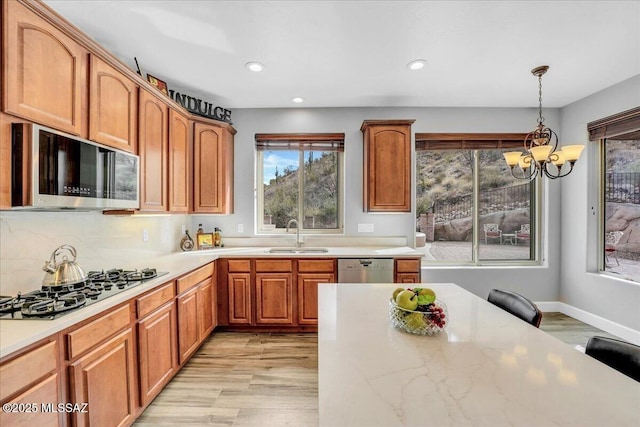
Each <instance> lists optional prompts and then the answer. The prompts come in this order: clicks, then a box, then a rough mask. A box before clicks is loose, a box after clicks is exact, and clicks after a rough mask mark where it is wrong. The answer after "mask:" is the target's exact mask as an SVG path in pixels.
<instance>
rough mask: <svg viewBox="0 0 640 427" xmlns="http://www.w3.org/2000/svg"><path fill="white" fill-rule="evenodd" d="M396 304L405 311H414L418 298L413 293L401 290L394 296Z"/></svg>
mask: <svg viewBox="0 0 640 427" xmlns="http://www.w3.org/2000/svg"><path fill="white" fill-rule="evenodd" d="M396 304H398V307H400V308H404V309H405V310H415V309H416V308H417V307H418V297H417V296H416V294H415V293H414V292H413V291H408V290H403V291H402V292H399V293H398V295H397V296H396Z"/></svg>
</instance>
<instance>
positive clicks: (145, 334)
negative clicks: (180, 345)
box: [138, 300, 178, 406]
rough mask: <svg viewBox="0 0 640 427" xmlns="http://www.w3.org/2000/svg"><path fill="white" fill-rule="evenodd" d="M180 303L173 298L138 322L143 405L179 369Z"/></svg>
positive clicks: (141, 401) (151, 398)
mask: <svg viewBox="0 0 640 427" xmlns="http://www.w3.org/2000/svg"><path fill="white" fill-rule="evenodd" d="M176 346H177V329H176V305H175V303H174V301H173V300H171V302H170V303H168V304H166V305H165V306H163V307H161V308H159V309H158V310H156V311H155V312H153V314H150V315H148V316H146V317H145V318H143V319H142V320H140V321H139V322H138V370H139V372H140V404H141V405H142V406H146V405H147V404H148V403H150V402H151V400H153V398H154V397H155V396H156V395H157V394H158V393H160V391H161V390H162V388H163V387H164V386H165V384H167V383H168V382H169V380H171V378H172V377H173V375H174V374H175V373H176V371H177V369H178V358H177V353H178V352H177V348H176Z"/></svg>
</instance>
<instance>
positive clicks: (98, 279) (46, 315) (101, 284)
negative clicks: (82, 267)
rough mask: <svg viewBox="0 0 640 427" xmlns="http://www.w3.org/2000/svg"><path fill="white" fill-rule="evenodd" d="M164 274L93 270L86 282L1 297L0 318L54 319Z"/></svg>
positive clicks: (152, 269) (156, 272) (146, 271)
mask: <svg viewBox="0 0 640 427" xmlns="http://www.w3.org/2000/svg"><path fill="white" fill-rule="evenodd" d="M165 274H167V273H166V272H158V271H157V270H156V269H155V268H145V269H143V270H122V269H111V270H107V271H104V270H103V271H90V272H89V273H88V274H87V280H86V281H85V282H81V283H75V284H71V285H60V286H42V288H41V289H38V290H34V291H31V292H28V293H25V294H22V293H20V292H19V293H18V294H17V295H16V296H0V319H54V318H56V317H59V316H61V315H63V314H65V313H68V312H70V311H72V310H75V309H78V308H81V307H84V306H86V305H89V304H92V303H94V302H97V301H100V300H103V299H106V298H108V297H110V296H113V295H116V294H118V293H120V292H122V291H124V290H126V289H130V288H132V287H134V286H137V285H140V284H142V283H144V282H145V281H147V280H151V279H153V278H155V277H158V276H162V275H165Z"/></svg>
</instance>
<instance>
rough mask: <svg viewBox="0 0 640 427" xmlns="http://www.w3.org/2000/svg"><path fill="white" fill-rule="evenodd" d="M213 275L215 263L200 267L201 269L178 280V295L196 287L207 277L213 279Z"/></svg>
mask: <svg viewBox="0 0 640 427" xmlns="http://www.w3.org/2000/svg"><path fill="white" fill-rule="evenodd" d="M212 275H213V263H212V262H211V263H209V264H207V265H205V266H204V267H200V268H199V269H197V270H195V271H193V272H191V273H189V274H187V275H186V276H183V277H181V278H180V279H178V280H177V282H178V294H181V293H183V292H184V291H186V290H188V289H190V288H192V287H194V286H195V285H197V284H198V283H200V282H202V281H203V280H204V279H206V278H207V277H211V276H212Z"/></svg>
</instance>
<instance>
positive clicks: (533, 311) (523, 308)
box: [487, 289, 542, 328]
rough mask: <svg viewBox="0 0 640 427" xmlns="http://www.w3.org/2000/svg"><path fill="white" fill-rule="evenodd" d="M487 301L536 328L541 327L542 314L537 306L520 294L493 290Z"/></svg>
mask: <svg viewBox="0 0 640 427" xmlns="http://www.w3.org/2000/svg"><path fill="white" fill-rule="evenodd" d="M487 300H488V301H489V302H490V303H491V304H493V305H496V306H498V307H500V308H501V309H503V310H505V311H508V312H509V313H511V314H513V315H514V316H516V317H519V318H520V319H522V320H524V321H525V322H528V323H530V324H532V325H533V326H535V327H536V328H538V327H539V326H540V321H541V320H542V312H541V311H540V309H539V308H538V306H537V305H535V304H534V303H533V302H531V301H529V300H528V299H527V298H525V297H523V296H522V295H520V294H517V293H515V292H511V291H505V290H502V289H492V290H491V292H489V297H488V298H487Z"/></svg>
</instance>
